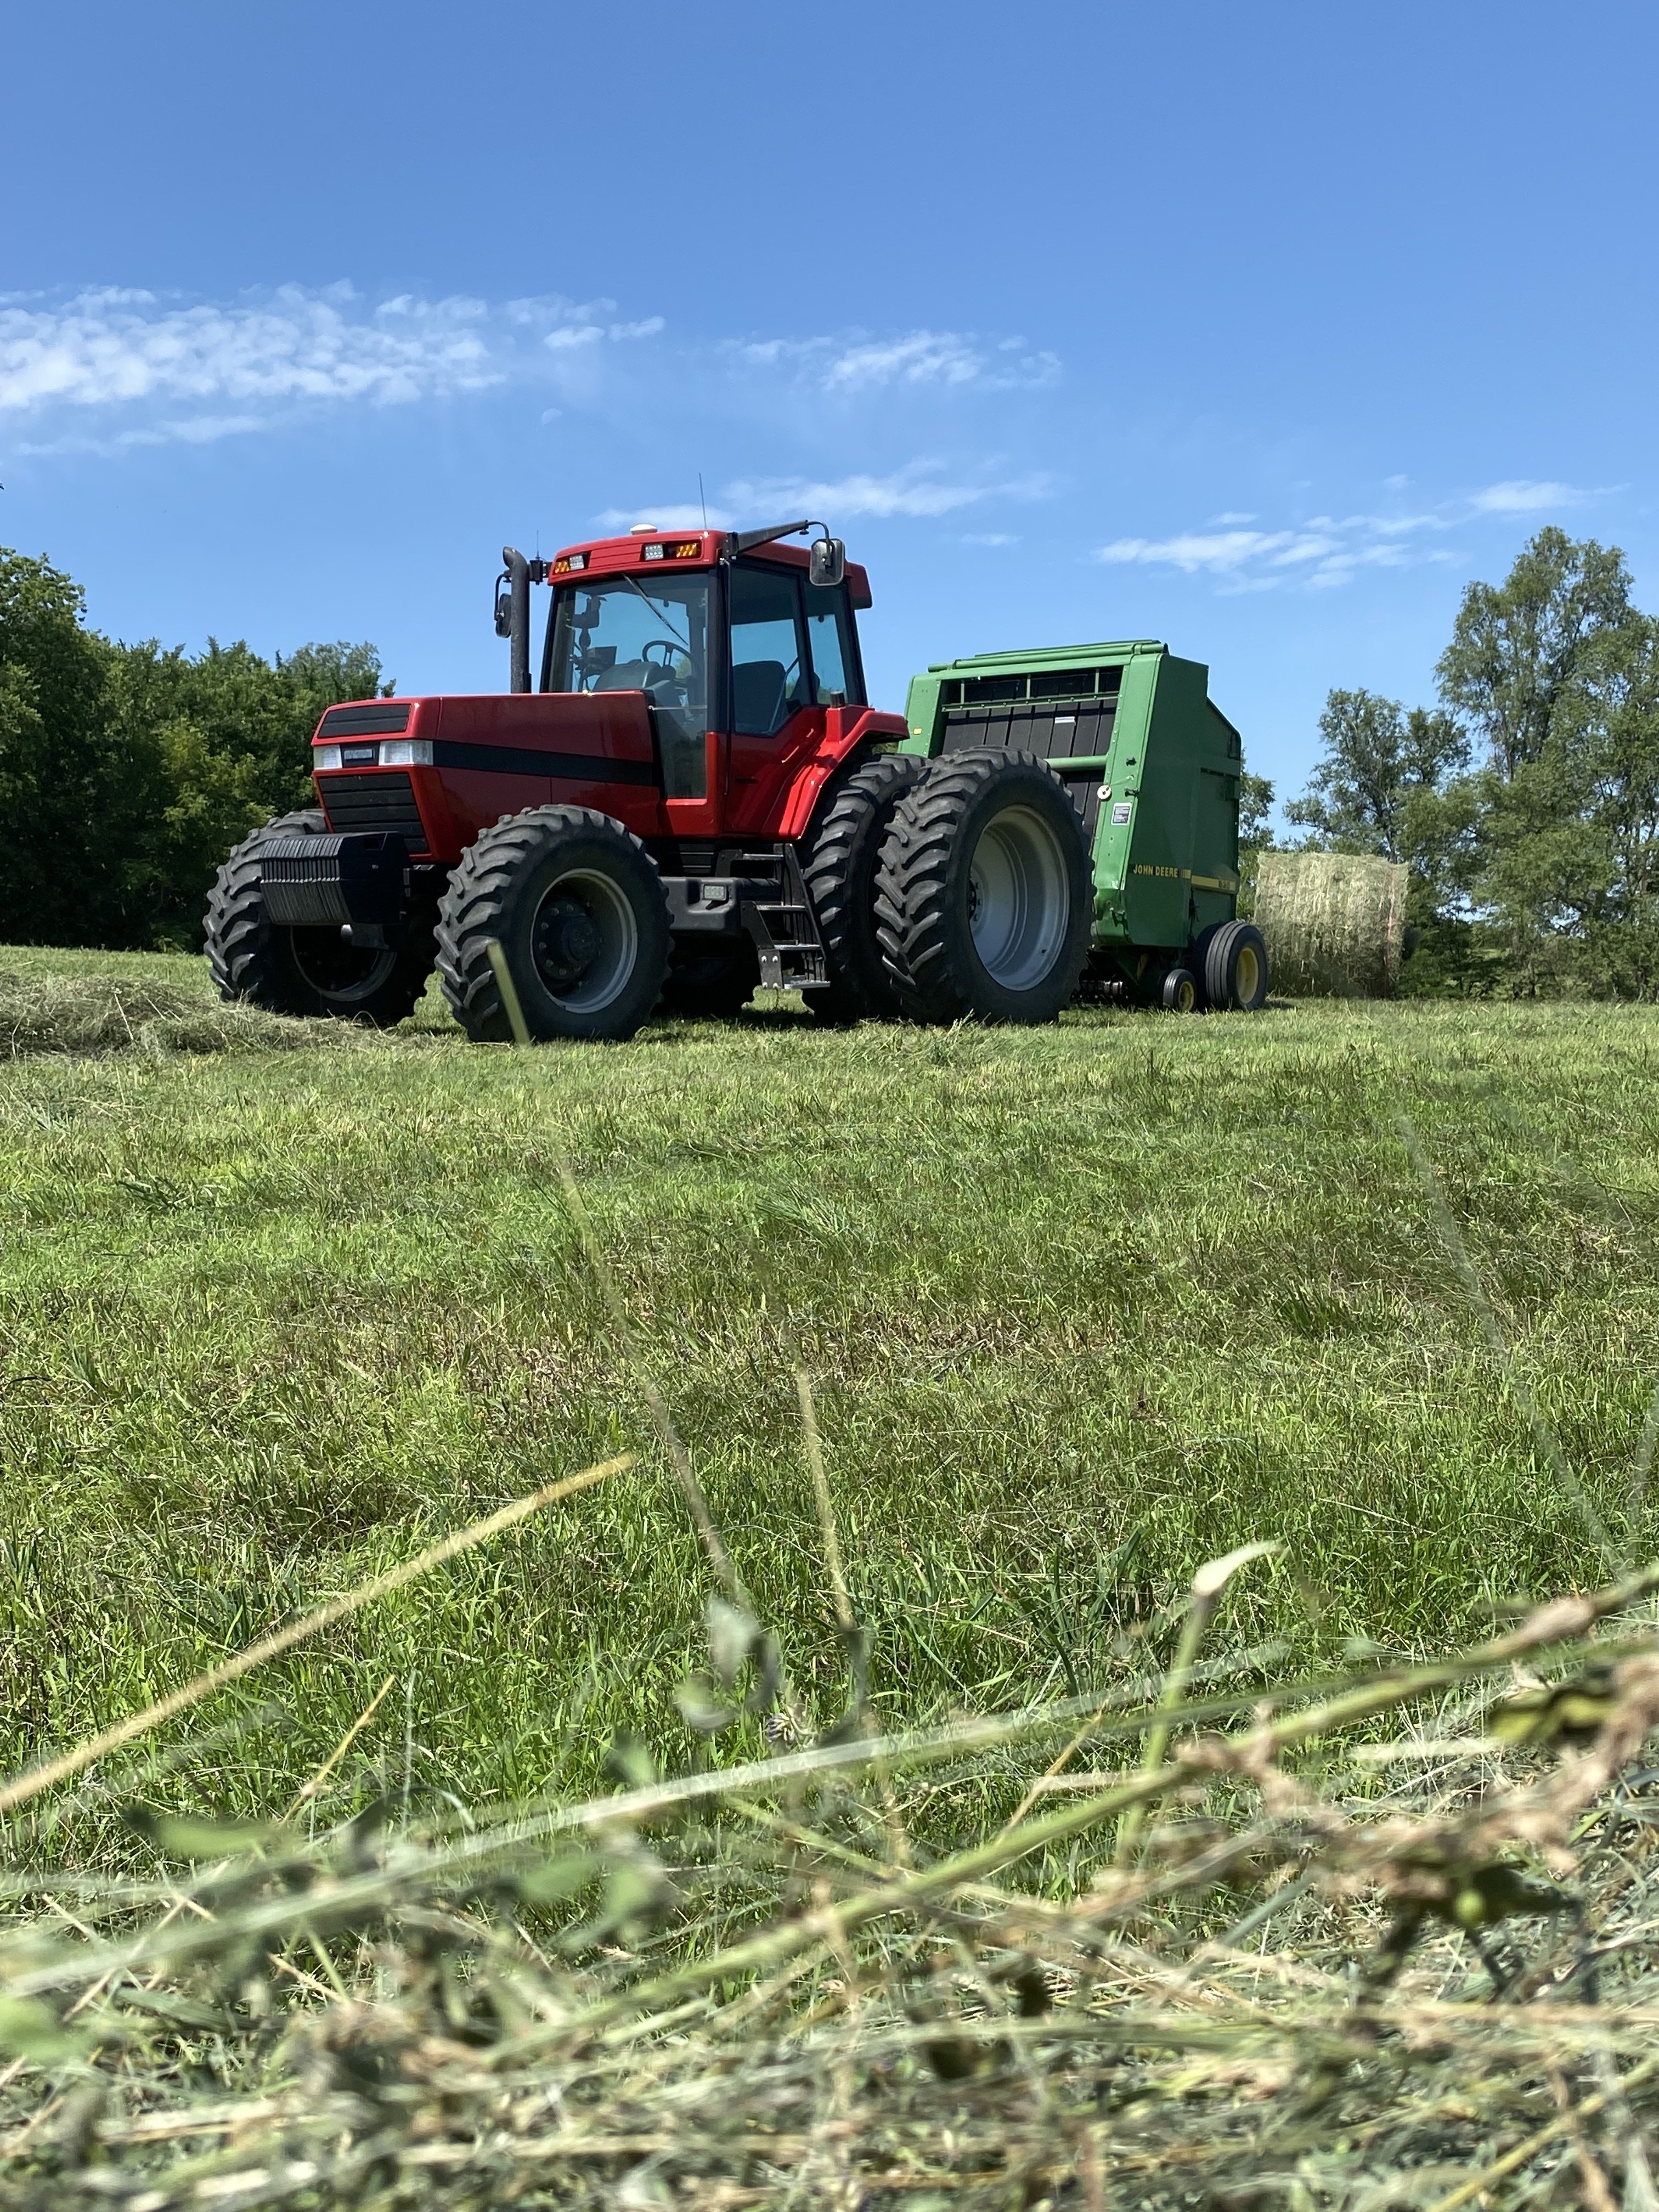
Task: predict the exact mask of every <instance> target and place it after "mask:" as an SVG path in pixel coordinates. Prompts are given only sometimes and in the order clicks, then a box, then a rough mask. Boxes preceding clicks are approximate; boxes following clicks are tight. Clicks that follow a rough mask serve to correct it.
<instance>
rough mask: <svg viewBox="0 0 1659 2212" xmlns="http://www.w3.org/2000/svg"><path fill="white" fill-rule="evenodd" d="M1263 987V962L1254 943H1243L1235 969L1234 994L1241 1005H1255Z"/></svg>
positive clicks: (1239, 949)
mask: <svg viewBox="0 0 1659 2212" xmlns="http://www.w3.org/2000/svg"><path fill="white" fill-rule="evenodd" d="M1260 988H1261V960H1260V958H1259V957H1257V954H1256V949H1255V945H1240V946H1239V948H1238V960H1237V965H1236V966H1235V968H1234V969H1233V995H1234V997H1235V998H1236V999H1237V1000H1238V1003H1239V1005H1240V1006H1254V1005H1255V996H1256V993H1257V991H1258V990H1259V989H1260Z"/></svg>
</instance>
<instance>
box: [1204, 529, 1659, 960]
mask: <svg viewBox="0 0 1659 2212" xmlns="http://www.w3.org/2000/svg"><path fill="white" fill-rule="evenodd" d="M1631 589H1632V586H1631V577H1630V572H1629V570H1628V568H1626V565H1625V558H1624V556H1623V554H1622V553H1621V552H1620V550H1619V549H1618V547H1617V546H1603V545H1600V544H1597V543H1596V542H1595V539H1594V538H1585V539H1583V540H1577V541H1575V540H1574V539H1572V538H1569V537H1568V536H1567V535H1566V533H1565V532H1564V531H1561V530H1557V529H1547V530H1541V531H1540V532H1539V533H1538V535H1537V536H1536V537H1535V538H1533V539H1532V541H1531V543H1530V544H1528V545H1527V546H1526V547H1525V548H1524V549H1523V550H1522V553H1521V554H1520V556H1519V557H1518V558H1517V559H1516V562H1515V565H1514V567H1513V568H1511V569H1510V573H1509V574H1508V576H1507V577H1506V578H1505V579H1504V582H1503V583H1501V584H1480V583H1476V584H1471V585H1469V586H1468V588H1467V589H1466V591H1465V592H1464V593H1463V598H1462V605H1460V606H1459V608H1458V611H1457V619H1456V622H1455V625H1454V627H1453V630H1452V635H1451V641H1450V643H1449V645H1448V646H1447V647H1446V649H1445V651H1444V652H1443V653H1442V654H1441V656H1440V659H1439V661H1438V663H1437V667H1436V671H1435V674H1436V678H1437V691H1438V699H1437V703H1436V704H1435V705H1433V706H1427V707H1425V706H1418V707H1412V708H1407V707H1406V706H1405V705H1404V704H1403V703H1402V702H1400V701H1399V700H1395V699H1385V698H1382V697H1380V696H1377V695H1376V693H1375V692H1371V691H1366V690H1352V691H1343V690H1337V691H1333V692H1332V693H1331V694H1330V696H1329V697H1328V699H1327V701H1326V702H1325V709H1324V712H1323V713H1322V714H1321V716H1320V718H1319V730H1320V735H1321V738H1322V741H1323V749H1322V756H1321V758H1320V760H1319V763H1318V764H1317V766H1316V769H1315V770H1314V773H1313V775H1312V777H1311V779H1310V782H1309V785H1308V788H1307V790H1306V791H1305V792H1304V793H1303V794H1302V796H1301V797H1300V798H1298V799H1292V800H1291V802H1290V804H1289V805H1287V806H1286V807H1285V815H1286V817H1288V819H1289V821H1290V822H1291V824H1292V825H1294V828H1295V829H1297V830H1299V831H1300V832H1301V836H1300V838H1299V840H1298V841H1297V842H1299V843H1300V844H1302V845H1303V846H1304V847H1311V848H1316V849H1320V850H1324V851H1328V852H1345V853H1372V854H1380V855H1381V856H1382V857H1383V858H1384V859H1386V860H1395V861H1403V862H1404V863H1405V865H1406V866H1407V868H1408V869H1409V871H1410V875H1409V878H1408V881H1409V892H1408V898H1407V921H1408V924H1409V926H1410V927H1411V928H1412V929H1413V931H1414V932H1415V933H1416V938H1417V950H1416V951H1415V953H1414V955H1413V958H1412V959H1411V960H1410V961H1409V962H1408V963H1407V969H1406V982H1407V988H1409V989H1411V990H1413V991H1414V992H1417V991H1447V992H1469V991H1480V992H1488V993H1496V992H1501V993H1506V994H1516V995H1537V994H1549V993H1570V992H1576V993H1583V994H1593V995H1595V996H1598V997H1618V998H1642V999H1646V998H1651V997H1653V996H1655V995H1656V994H1659V621H1656V619H1655V617H1652V616H1651V615H1645V614H1643V613H1642V612H1641V611H1639V610H1638V608H1637V607H1636V606H1635V605H1633V604H1632V599H1631ZM1247 781H1255V780H1254V779H1247ZM1249 796H1253V798H1254V802H1255V824H1254V826H1255V830H1256V834H1257V836H1258V837H1260V836H1262V835H1263V834H1264V833H1265V830H1266V827H1267V819H1266V817H1267V805H1269V804H1270V802H1271V799H1272V790H1271V787H1270V786H1267V785H1265V784H1262V783H1260V782H1256V785H1255V792H1254V793H1253V794H1249Z"/></svg>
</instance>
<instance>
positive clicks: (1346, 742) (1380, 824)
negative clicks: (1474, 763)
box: [1285, 690, 1468, 861]
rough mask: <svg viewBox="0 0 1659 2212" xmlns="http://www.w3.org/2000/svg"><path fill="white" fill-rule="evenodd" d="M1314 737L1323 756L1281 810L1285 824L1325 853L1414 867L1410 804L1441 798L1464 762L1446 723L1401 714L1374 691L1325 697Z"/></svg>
mask: <svg viewBox="0 0 1659 2212" xmlns="http://www.w3.org/2000/svg"><path fill="white" fill-rule="evenodd" d="M1319 734H1320V736H1321V737H1322V738H1323V740H1324V745H1325V750H1324V756H1323V757H1322V759H1321V761H1320V762H1319V763H1318V765H1317V767H1316V769H1314V772H1313V775H1311V777H1310V779H1309V783H1308V788H1307V790H1306V791H1305V792H1304V793H1303V795H1302V797H1301V798H1300V799H1292V800H1291V803H1290V805H1288V806H1286V808H1285V814H1286V816H1287V817H1289V819H1290V820H1291V821H1292V822H1294V823H1297V826H1298V827H1299V828H1302V829H1307V830H1308V831H1310V833H1311V841H1312V842H1316V843H1317V844H1319V845H1321V846H1324V847H1327V848H1329V849H1330V850H1331V851H1333V852H1338V853H1376V854H1380V855H1381V857H1382V858H1383V859H1384V860H1407V861H1412V860H1415V859H1416V858H1417V854H1416V852H1415V850H1414V846H1415V843H1416V842H1417V836H1420V835H1421V833H1422V830H1423V829H1424V827H1425V818H1426V817H1425V811H1424V810H1423V809H1422V808H1421V807H1420V806H1415V804H1414V803H1415V802H1416V801H1418V800H1419V799H1421V798H1422V797H1423V796H1424V795H1425V794H1428V793H1437V792H1439V791H1440V790H1442V789H1443V787H1444V786H1445V784H1446V782H1447V781H1448V779H1449V776H1450V775H1451V774H1452V773H1453V772H1454V771H1455V770H1456V769H1461V768H1462V767H1463V766H1464V765H1465V764H1466V763H1467V762H1468V741H1467V740H1466V739H1465V738H1464V737H1463V734H1462V732H1461V731H1460V730H1459V729H1458V727H1457V725H1456V724H1455V721H1454V720H1452V718H1451V716H1450V715H1449V714H1437V713H1434V712H1431V711H1428V710H1425V708H1421V707H1413V708H1412V709H1411V711H1410V713H1409V714H1408V713H1407V710H1406V709H1405V708H1403V707H1402V706H1401V703H1400V702H1399V701H1398V700H1397V699H1384V698H1382V697H1380V696H1378V694H1377V693H1376V692H1375V691H1364V690H1358V691H1333V692H1332V693H1331V694H1330V695H1329V696H1328V698H1327V699H1326V702H1325V707H1324V711H1323V712H1322V714H1321V715H1320V717H1319ZM1414 831H1415V832H1416V833H1417V836H1414V835H1413V832H1414Z"/></svg>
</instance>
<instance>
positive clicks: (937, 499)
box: [724, 461, 1048, 521]
mask: <svg viewBox="0 0 1659 2212" xmlns="http://www.w3.org/2000/svg"><path fill="white" fill-rule="evenodd" d="M1047 489H1048V484H1047V481H1046V479H1045V478H1043V477H1025V478H1023V479H1021V480H1020V481H1019V482H1017V483H979V484H965V483H945V482H942V481H941V480H940V477H939V464H938V463H937V462H933V461H913V462H911V463H910V464H909V465H908V467H906V468H902V469H898V470H896V471H894V472H893V474H892V475H890V476H885V477H875V476H862V475H860V476H850V477H841V478H839V479H838V480H837V481H836V482H833V483H827V482H813V481H811V480H810V479H808V478H805V477H774V478H772V479H770V480H769V481H766V482H763V483H734V484H728V485H727V486H726V490H725V495H724V496H725V499H726V503H727V504H728V505H729V506H732V507H736V508H738V510H739V511H740V512H741V513H744V514H754V515H757V516H758V515H761V514H786V513H797V514H811V515H813V516H815V517H817V516H823V517H826V518H828V519H829V520H832V521H833V520H836V519H840V520H851V519H852V518H853V517H854V516H858V515H874V516H878V517H884V516H890V515H896V514H898V515H924V516H925V515H939V514H953V513H956V512H957V509H958V508H960V507H974V506H976V505H977V504H978V503H979V502H980V501H981V500H986V499H993V498H1012V499H1041V498H1042V496H1043V495H1044V494H1045V492H1046V491H1047Z"/></svg>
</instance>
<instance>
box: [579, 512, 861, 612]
mask: <svg viewBox="0 0 1659 2212" xmlns="http://www.w3.org/2000/svg"><path fill="white" fill-rule="evenodd" d="M725 547H726V532H725V531H723V530H663V531H653V532H645V531H638V530H635V531H630V532H629V534H628V536H627V537H626V538H588V539H586V540H585V541H583V542H581V543H580V544H575V545H567V546H564V547H563V548H562V550H560V551H559V552H557V553H556V554H555V555H554V556H553V558H552V559H551V560H550V562H548V564H547V575H548V581H549V582H550V583H555V584H557V583H562V582H564V580H566V578H567V577H569V576H577V575H593V576H614V575H617V574H623V573H627V574H643V573H644V572H645V571H646V570H647V569H651V570H655V571H660V570H662V569H664V568H712V567H713V566H714V562H716V561H717V560H719V558H720V555H721V553H722V552H723V551H724V550H725ZM744 559H745V560H747V561H772V562H776V564H777V565H778V566H779V567H780V568H805V566H806V562H807V550H806V548H805V546H804V545H786V544H783V543H782V542H781V540H780V539H777V538H774V539H773V540H772V542H771V544H768V545H757V546H755V547H753V548H752V549H751V550H750V551H749V552H747V553H745V554H744ZM847 580H848V584H849V585H850V586H852V592H853V605H854V606H855V607H860V608H862V607H867V606H869V605H870V604H871V598H870V579H869V577H868V575H867V574H866V572H865V570H864V568H862V567H861V566H860V563H859V562H856V561H849V562H848V564H847Z"/></svg>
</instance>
